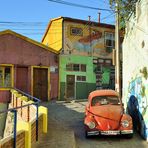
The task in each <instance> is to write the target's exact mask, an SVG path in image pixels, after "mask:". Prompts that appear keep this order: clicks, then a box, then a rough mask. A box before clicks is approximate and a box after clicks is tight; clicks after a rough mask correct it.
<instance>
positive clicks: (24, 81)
mask: <svg viewBox="0 0 148 148" xmlns="http://www.w3.org/2000/svg"><path fill="white" fill-rule="evenodd" d="M16 88H17V89H20V90H22V91H24V92H25V93H28V67H17V68H16Z"/></svg>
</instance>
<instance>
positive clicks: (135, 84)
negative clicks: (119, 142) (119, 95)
mask: <svg viewBox="0 0 148 148" xmlns="http://www.w3.org/2000/svg"><path fill="white" fill-rule="evenodd" d="M147 26H148V1H147V0H141V1H140V2H138V3H137V5H136V16H135V17H134V15H132V16H131V18H130V19H129V21H128V23H127V27H126V33H125V38H124V42H123V101H124V103H125V107H126V106H128V104H129V102H130V98H131V97H132V96H134V97H135V98H136V101H137V105H136V108H138V113H137V114H138V116H139V117H138V118H139V120H140V123H139V124H140V126H141V130H140V132H141V135H142V136H143V137H144V138H145V139H147V140H148V108H147V106H148V27H147ZM133 107H134V105H133ZM130 108H132V106H130ZM136 122H138V121H136ZM134 124H135V123H134Z"/></svg>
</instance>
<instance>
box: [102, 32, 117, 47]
mask: <svg viewBox="0 0 148 148" xmlns="http://www.w3.org/2000/svg"><path fill="white" fill-rule="evenodd" d="M107 35H109V36H110V37H111V38H110V37H107ZM107 40H111V45H107ZM114 42H115V34H114V33H113V32H105V37H104V44H105V47H114V46H115V45H114Z"/></svg>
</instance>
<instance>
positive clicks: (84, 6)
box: [48, 0, 112, 12]
mask: <svg viewBox="0 0 148 148" xmlns="http://www.w3.org/2000/svg"><path fill="white" fill-rule="evenodd" d="M48 1H49V2H55V3H60V4H64V5H69V6H73V7H79V8H85V9H93V10H100V11H108V12H110V11H112V10H110V9H103V8H96V7H90V6H86V5H80V4H76V3H71V2H66V1H63V0H48Z"/></svg>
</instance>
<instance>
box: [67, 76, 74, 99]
mask: <svg viewBox="0 0 148 148" xmlns="http://www.w3.org/2000/svg"><path fill="white" fill-rule="evenodd" d="M66 97H67V98H71V99H74V98H75V75H67V76H66Z"/></svg>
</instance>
